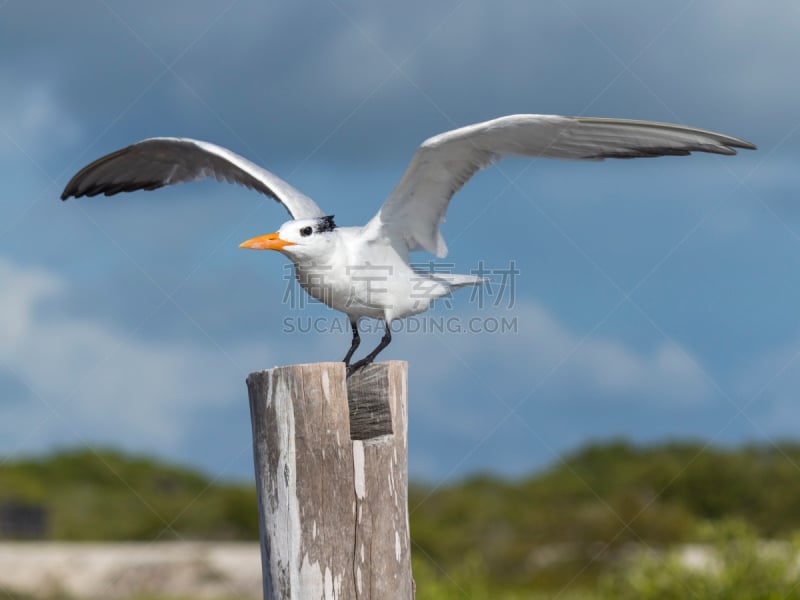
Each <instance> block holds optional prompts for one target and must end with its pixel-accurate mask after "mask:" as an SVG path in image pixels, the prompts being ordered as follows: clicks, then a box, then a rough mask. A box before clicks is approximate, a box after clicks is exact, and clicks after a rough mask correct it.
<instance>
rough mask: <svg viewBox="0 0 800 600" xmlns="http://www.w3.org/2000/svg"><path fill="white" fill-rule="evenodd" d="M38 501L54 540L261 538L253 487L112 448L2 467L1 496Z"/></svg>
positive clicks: (7, 499)
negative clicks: (45, 513) (218, 479)
mask: <svg viewBox="0 0 800 600" xmlns="http://www.w3.org/2000/svg"><path fill="white" fill-rule="evenodd" d="M9 500H11V501H23V502H27V503H31V504H36V505H40V506H43V507H44V508H45V509H46V510H47V513H48V515H49V530H50V537H51V538H52V539H55V540H106V541H108V540H174V539H189V540H192V539H220V540H234V539H258V515H257V513H256V508H255V491H254V489H253V487H252V486H251V485H232V484H228V483H218V482H212V481H209V480H208V478H206V477H205V476H203V475H201V474H200V473H197V472H196V471H192V470H189V469H184V468H180V467H175V466H169V465H164V464H163V463H161V462H159V461H156V460H153V459H149V458H140V457H130V456H126V455H123V454H121V453H119V452H115V451H102V452H92V451H88V450H84V451H71V452H61V453H57V454H53V455H51V456H48V457H45V458H42V459H29V460H23V461H18V462H8V463H6V464H5V465H3V466H0V506H1V505H2V504H3V502H4V501H9Z"/></svg>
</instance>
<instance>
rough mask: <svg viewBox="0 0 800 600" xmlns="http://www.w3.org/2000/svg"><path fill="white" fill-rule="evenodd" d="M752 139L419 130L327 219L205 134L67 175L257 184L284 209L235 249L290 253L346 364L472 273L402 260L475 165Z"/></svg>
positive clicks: (528, 122) (84, 191) (85, 179)
mask: <svg viewBox="0 0 800 600" xmlns="http://www.w3.org/2000/svg"><path fill="white" fill-rule="evenodd" d="M736 148H746V149H750V150H754V149H755V146H754V145H753V144H751V143H749V142H746V141H744V140H740V139H737V138H734V137H730V136H727V135H723V134H720V133H715V132H713V131H705V130H702V129H695V128H692V127H685V126H682V125H673V124H668V123H657V122H651V121H634V120H627V119H608V118H588V117H563V116H557V115H510V116H505V117H500V118H497V119H493V120H490V121H485V122H483V123H477V124H474V125H469V126H466V127H462V128H460V129H455V130H452V131H448V132H445V133H442V134H439V135H436V136H434V137H431V138H429V139H428V140H426V141H424V142H423V143H422V145H421V146H420V147H419V148H418V149H417V151H416V153H415V154H414V156H413V157H412V159H411V163H410V164H409V166H408V168H407V169H406V172H405V174H404V175H403V177H402V179H401V180H400V182H399V183H398V184H397V186H396V187H395V188H394V191H392V193H391V194H390V195H389V197H388V199H387V200H386V201H385V202H384V204H383V205H382V206H381V208H380V210H379V211H378V213H377V214H376V215H375V216H374V217H373V218H372V219H371V220H370V221H369V222H368V223H367V224H366V225H364V226H363V227H339V226H337V225H336V223H335V222H334V219H333V216H332V215H330V214H329V213H326V212H324V211H323V210H321V209H320V207H319V206H317V204H316V203H315V202H314V201H313V200H312V199H311V198H309V197H308V196H306V195H304V194H302V193H301V192H299V191H298V190H296V189H295V188H294V187H292V186H291V185H289V184H288V183H287V182H285V181H284V180H282V179H280V178H279V177H277V176H276V175H273V174H272V173H270V172H269V171H267V170H265V169H263V168H262V167H259V166H258V165H256V164H254V163H252V162H250V161H249V160H247V159H245V158H243V157H241V156H239V155H238V154H235V153H233V152H231V151H230V150H227V149H226V148H222V147H220V146H216V145H214V144H211V143H208V142H203V141H198V140H193V139H188V138H170V137H157V138H148V139H145V140H143V141H141V142H138V143H135V144H133V145H131V146H128V147H126V148H123V149H121V150H118V151H116V152H112V153H111V154H108V155H106V156H103V157H102V158H99V159H97V160H96V161H94V162H92V163H91V164H89V165H87V166H86V167H84V168H83V169H81V170H80V171H79V172H78V173H77V174H76V175H75V176H74V177H73V178H72V179H71V180H70V181H69V183H68V184H67V186H66V188H65V189H64V192H63V193H62V194H61V199H62V200H66V199H67V198H69V197H70V196H74V197H76V198H79V197H81V196H95V195H97V194H105V195H106V196H111V195H113V194H116V193H119V192H131V191H134V190H154V189H157V188H160V187H163V186H166V185H171V184H174V183H183V182H188V181H196V180H199V179H204V178H206V177H214V178H215V179H217V180H219V181H227V182H232V183H237V184H240V185H243V186H246V187H248V188H250V189H253V190H255V191H257V192H261V193H262V194H265V195H267V196H269V197H270V198H273V199H274V200H277V201H278V202H280V203H281V204H283V206H284V208H285V209H286V210H287V211H288V212H289V215H290V216H291V217H292V219H291V220H290V221H287V222H286V223H284V224H283V225H282V226H281V227H280V229H279V230H278V231H276V232H275V233H270V234H268V235H262V236H259V237H254V238H252V239H249V240H247V241H246V242H243V243H242V244H240V246H241V247H242V248H251V249H256V250H277V251H278V252H281V253H282V254H284V255H285V256H286V257H288V258H289V259H290V260H291V261H292V262H293V263H294V270H295V276H296V277H297V280H298V282H299V283H300V285H301V286H302V287H303V289H305V291H306V292H308V293H309V294H310V295H311V296H312V297H314V298H316V299H318V300H321V301H322V302H324V303H325V304H327V305H328V306H330V307H331V308H334V309H336V310H339V311H341V312H343V313H345V314H346V315H347V317H348V319H349V320H350V326H351V329H352V333H353V338H352V343H351V345H350V348H349V350H348V351H347V354H346V355H345V357H344V359H343V360H344V363H345V365H346V367H347V372H348V374H349V373H352V372H353V371H355V370H356V369H358V368H360V367H362V366H364V365H366V364H369V363H371V362H372V361H373V360H374V359H375V357H376V356H377V355H378V354H379V353H380V352H381V351H382V350H383V349H384V348H386V346H388V345H389V343H390V342H391V339H392V335H391V324H392V322H393V321H394V320H395V319H402V318H405V317H408V316H411V315H415V314H419V313H421V312H424V311H426V310H427V309H428V308H429V306H430V304H431V302H432V301H433V300H435V299H436V298H440V297H442V296H445V295H447V294H450V293H451V292H453V291H454V290H456V289H458V288H461V287H464V286H474V285H480V284H481V283H482V282H483V281H484V280H483V279H482V278H480V277H475V276H473V275H455V274H444V273H425V272H420V271H419V270H416V269H415V268H414V267H413V266H412V265H411V263H410V262H409V255H410V254H411V253H412V252H415V251H427V252H430V253H432V254H434V255H435V256H437V257H438V258H442V257H444V256H446V255H447V246H446V244H445V242H444V238H443V237H442V234H441V232H440V231H439V225H440V224H441V223H442V222H443V221H444V217H445V213H446V211H447V208H448V205H449V204H450V199H451V198H452V197H453V195H454V194H455V193H456V192H457V191H459V190H460V189H461V188H462V187H463V186H464V184H465V183H466V182H467V181H468V180H469V179H470V178H471V177H472V176H473V175H474V174H475V173H476V172H477V171H479V170H480V169H483V168H485V167H488V166H489V165H491V164H493V163H495V162H497V161H499V160H500V159H502V158H504V157H506V156H527V157H533V158H540V157H541V158H560V159H575V160H591V161H600V160H603V159H606V158H639V157H655V156H666V155H671V156H676V155H678V156H685V155H688V154H690V153H691V152H710V153H714V154H727V155H732V154H736V150H735V149H736ZM362 318H372V319H379V320H383V321H384V323H385V334H384V335H383V337H382V338H381V341H380V343H379V344H378V345H377V346H376V347H375V349H373V350H372V351H371V352H370V353H369V354H367V355H366V356H365V357H364V358H362V359H360V360H358V361H356V362H354V363H351V362H350V360H351V358H352V357H353V353H354V352H355V351H356V349H357V348H358V346H359V343H360V337H359V333H358V323H359V320H360V319H362Z"/></svg>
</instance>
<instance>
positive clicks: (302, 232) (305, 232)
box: [300, 227, 312, 237]
mask: <svg viewBox="0 0 800 600" xmlns="http://www.w3.org/2000/svg"><path fill="white" fill-rule="evenodd" d="M311 231H312V229H311V227H303V228H302V229H301V230H300V235H302V236H303V237H308V236H310V235H311Z"/></svg>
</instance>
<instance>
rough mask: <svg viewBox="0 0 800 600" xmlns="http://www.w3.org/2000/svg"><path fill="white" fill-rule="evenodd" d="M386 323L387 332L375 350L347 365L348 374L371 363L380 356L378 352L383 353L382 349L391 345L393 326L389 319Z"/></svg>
mask: <svg viewBox="0 0 800 600" xmlns="http://www.w3.org/2000/svg"><path fill="white" fill-rule="evenodd" d="M385 323H386V333H384V334H383V337H382V338H381V341H380V343H379V344H378V345H377V347H376V348H375V350H373V351H372V352H370V353H369V354H367V355H366V356H365V357H364V358H362V359H361V360H357V361H356V362H354V363H353V364H352V365H350V366H348V367H347V374H348V375H351V374H352V373H354V372H355V371H356V370H358V369H360V368H361V367H363V366H366V365H368V364H370V363H371V362H372V361H373V360H375V357H376V356H378V354H380V353H381V350H383V349H384V348H386V346H388V345H389V342H391V341H392V327H391V325H390V324H389V322H388V321H385Z"/></svg>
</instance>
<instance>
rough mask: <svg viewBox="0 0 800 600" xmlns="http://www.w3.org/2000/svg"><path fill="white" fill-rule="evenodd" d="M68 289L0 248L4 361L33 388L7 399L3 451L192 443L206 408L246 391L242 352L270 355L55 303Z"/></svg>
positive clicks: (0, 433)
mask: <svg viewBox="0 0 800 600" xmlns="http://www.w3.org/2000/svg"><path fill="white" fill-rule="evenodd" d="M65 290H66V283H65V282H64V281H63V280H62V279H60V278H58V277H57V276H55V275H53V274H52V273H50V272H48V271H44V270H39V269H26V268H22V267H20V266H18V265H15V264H14V263H13V262H11V261H9V260H7V259H2V258H0V305H2V306H3V311H1V312H0V331H2V335H0V363H2V364H1V366H2V367H3V369H5V370H7V371H9V372H11V373H12V374H13V375H14V376H15V377H16V378H17V379H19V380H21V381H22V382H23V383H24V384H25V385H26V386H27V387H28V388H29V389H30V390H31V392H32V394H31V398H32V399H31V398H28V399H27V400H26V402H24V403H20V402H7V403H4V404H0V452H9V451H13V450H17V449H26V450H30V449H36V450H38V449H42V448H43V447H46V446H49V445H52V444H53V443H69V444H76V443H80V442H81V441H87V442H91V443H98V442H99V443H113V444H115V445H121V446H125V447H129V448H136V449H139V450H143V449H145V450H148V451H157V452H162V453H163V452H166V453H169V454H174V453H175V452H176V451H178V450H184V451H185V450H186V449H185V448H182V446H181V445H182V443H184V442H185V439H186V437H187V436H188V435H189V434H191V432H192V429H193V426H194V425H196V421H197V420H198V419H199V418H201V417H202V416H203V415H204V413H206V412H208V411H209V410H213V409H219V408H221V407H224V406H225V405H228V404H230V402H232V401H235V400H236V398H240V399H241V398H242V397H243V396H244V394H245V390H244V385H243V379H244V376H245V375H246V370H245V369H244V367H243V366H241V363H242V361H243V360H245V359H244V357H245V356H247V355H252V354H257V355H258V356H259V357H260V358H267V357H268V356H269V353H268V351H267V349H266V348H265V347H263V346H259V347H258V348H243V347H242V348H233V349H227V350H226V351H220V350H218V349H217V348H216V346H215V345H214V344H213V343H212V342H209V343H208V344H207V345H202V344H201V345H191V344H187V343H176V342H163V341H162V342H159V341H146V340H143V339H140V338H137V337H135V335H133V334H129V333H126V332H124V331H122V330H120V329H119V328H118V327H116V326H114V325H111V324H108V323H106V322H102V321H100V320H91V319H86V318H76V317H74V316H71V315H69V314H67V313H65V312H63V311H61V310H58V307H57V303H58V302H59V300H60V299H62V298H63V295H64V292H65ZM53 410H55V411H56V414H55V415H54V414H52V411H53Z"/></svg>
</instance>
